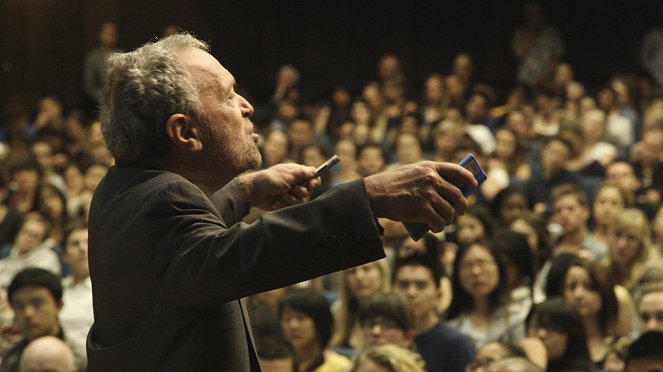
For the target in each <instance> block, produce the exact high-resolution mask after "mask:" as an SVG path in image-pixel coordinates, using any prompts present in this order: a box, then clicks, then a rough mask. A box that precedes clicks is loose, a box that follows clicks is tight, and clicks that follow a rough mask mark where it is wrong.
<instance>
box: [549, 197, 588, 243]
mask: <svg viewBox="0 0 663 372" xmlns="http://www.w3.org/2000/svg"><path fill="white" fill-rule="evenodd" d="M553 210H554V218H555V221H557V222H558V223H559V224H560V225H562V230H563V231H564V233H567V234H568V233H575V232H577V231H579V230H580V229H583V228H584V227H585V225H586V223H587V219H588V218H589V211H588V210H587V207H585V206H583V205H582V204H580V202H579V201H578V198H577V197H576V196H575V195H564V196H562V197H559V198H557V199H556V200H555V201H553Z"/></svg>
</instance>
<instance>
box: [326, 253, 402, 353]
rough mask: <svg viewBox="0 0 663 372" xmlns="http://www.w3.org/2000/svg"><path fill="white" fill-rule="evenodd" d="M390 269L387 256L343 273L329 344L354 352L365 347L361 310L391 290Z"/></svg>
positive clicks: (334, 307)
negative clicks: (372, 299)
mask: <svg viewBox="0 0 663 372" xmlns="http://www.w3.org/2000/svg"><path fill="white" fill-rule="evenodd" d="M390 277H391V275H390V270H389V264H388V263H387V260H386V259H382V260H378V261H373V262H369V263H367V264H364V265H360V266H356V267H352V268H350V269H347V270H345V271H343V273H342V274H341V283H342V284H341V289H340V292H339V298H338V299H337V300H336V302H335V303H334V304H333V305H332V308H333V311H334V318H335V327H334V332H333V333H332V337H331V340H330V342H329V344H330V345H331V346H333V347H335V348H337V349H339V350H340V351H341V352H343V351H344V350H345V351H346V352H347V353H348V354H354V351H355V350H361V349H363V347H364V340H363V332H362V328H361V324H360V322H359V318H358V314H359V310H360V309H362V308H364V307H365V306H366V305H367V304H368V302H369V301H370V299H371V298H373V297H374V296H375V295H377V294H378V293H385V292H388V291H389V290H390V289H391V286H390V282H389V278H390Z"/></svg>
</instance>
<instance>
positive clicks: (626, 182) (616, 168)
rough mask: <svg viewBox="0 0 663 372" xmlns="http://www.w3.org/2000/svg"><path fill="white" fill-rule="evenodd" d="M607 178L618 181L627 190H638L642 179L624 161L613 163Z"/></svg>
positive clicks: (607, 171) (606, 174)
mask: <svg viewBox="0 0 663 372" xmlns="http://www.w3.org/2000/svg"><path fill="white" fill-rule="evenodd" d="M605 176H606V179H607V180H608V181H612V182H615V183H617V184H618V185H619V186H621V187H623V188H625V189H626V190H631V191H636V190H637V189H638V188H640V181H639V180H638V178H637V177H636V176H635V172H634V171H633V168H632V167H631V166H630V165H629V164H627V163H623V162H619V163H614V164H611V165H610V166H609V167H608V169H606V173H605Z"/></svg>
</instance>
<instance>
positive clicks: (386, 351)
mask: <svg viewBox="0 0 663 372" xmlns="http://www.w3.org/2000/svg"><path fill="white" fill-rule="evenodd" d="M351 371H352V372H423V371H424V369H423V368H422V367H421V361H420V360H418V359H417V357H416V354H415V353H413V352H412V351H410V350H407V349H403V348H401V347H398V346H396V345H381V346H375V347H372V348H369V349H367V350H366V351H364V352H363V353H361V354H359V356H358V357H357V359H355V363H354V366H353V367H352V370H351Z"/></svg>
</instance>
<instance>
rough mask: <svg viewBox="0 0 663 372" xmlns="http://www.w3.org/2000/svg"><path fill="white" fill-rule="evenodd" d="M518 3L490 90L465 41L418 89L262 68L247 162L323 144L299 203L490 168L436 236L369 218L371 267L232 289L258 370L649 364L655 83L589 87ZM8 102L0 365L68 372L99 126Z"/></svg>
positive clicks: (309, 156) (660, 310)
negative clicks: (381, 178) (379, 176)
mask: <svg viewBox="0 0 663 372" xmlns="http://www.w3.org/2000/svg"><path fill="white" fill-rule="evenodd" d="M527 14H528V17H527V21H526V23H525V24H524V26H523V28H521V29H519V30H518V31H517V32H516V33H515V35H514V38H513V43H512V49H513V53H514V56H515V57H516V58H517V59H518V60H519V63H520V64H519V73H518V81H517V83H515V84H514V86H513V87H512V89H510V90H509V92H508V95H507V96H506V97H505V98H503V99H499V98H498V97H497V94H496V93H495V90H494V89H493V88H492V87H491V86H489V85H487V84H483V83H481V82H478V81H476V80H477V78H476V77H475V76H474V74H473V70H474V68H473V67H474V63H475V61H473V60H472V57H471V56H470V55H469V54H467V53H459V54H458V55H457V56H456V58H455V59H454V63H453V68H452V71H446V72H440V73H435V74H432V75H430V76H428V77H427V78H426V79H425V81H423V82H412V81H411V80H410V79H409V78H408V76H407V75H406V73H405V72H404V70H403V68H402V66H401V63H400V60H399V58H398V56H396V55H393V54H385V55H384V56H383V57H381V58H380V60H379V61H378V69H377V70H378V71H377V76H378V78H377V79H375V80H373V81H368V82H367V83H365V84H364V85H363V87H362V89H361V91H360V92H353V91H351V90H350V89H348V88H347V87H343V86H338V87H336V88H334V89H333V92H331V94H330V96H329V100H328V101H323V102H313V103H311V102H306V103H305V102H304V100H303V99H302V92H301V90H300V87H301V81H300V80H301V79H303V78H302V77H300V75H299V72H298V70H297V69H296V68H295V67H293V66H290V65H287V66H283V67H282V68H280V69H279V71H278V73H277V77H276V82H275V89H274V94H273V95H272V97H271V99H270V101H269V102H264V103H262V104H261V103H259V102H258V103H257V108H258V109H257V112H256V115H255V116H256V122H255V125H256V130H258V131H259V132H260V134H261V137H262V140H261V143H260V150H261V152H262V158H263V164H262V167H264V168H267V167H269V166H272V165H275V164H279V163H284V162H296V163H300V164H306V165H310V166H318V165H320V164H321V163H323V162H324V161H325V160H326V159H327V158H328V157H330V156H331V155H332V154H337V155H338V156H339V158H340V162H339V164H338V166H337V167H336V168H334V169H332V170H331V171H329V172H326V173H324V174H323V175H322V185H321V186H319V187H318V188H316V189H315V190H314V191H313V194H312V195H311V198H315V197H317V196H318V195H320V194H322V193H323V192H324V191H326V190H328V189H329V188H332V187H334V186H336V185H338V184H341V183H344V182H347V181H351V180H354V179H357V178H360V177H367V176H370V175H373V174H375V173H378V172H380V171H382V170H385V169H388V168H391V167H395V166H397V165H403V164H411V163H415V162H417V161H420V160H424V159H429V160H435V161H441V162H458V161H459V160H460V159H462V158H463V157H464V156H465V155H466V154H468V153H472V154H474V155H475V157H476V158H477V159H478V161H479V164H480V165H481V166H482V167H483V169H484V170H485V171H486V173H487V175H488V178H487V180H486V182H484V183H483V184H482V185H481V186H480V188H479V189H477V190H475V192H473V193H472V194H471V195H470V196H469V197H468V200H469V201H470V205H471V206H470V208H469V209H468V211H467V212H466V213H465V214H464V215H461V216H457V217H456V219H455V221H454V223H453V224H452V225H450V226H448V227H447V228H446V229H445V231H443V232H441V233H432V232H431V233H428V234H427V235H426V236H424V237H423V238H422V239H421V240H418V241H415V240H413V239H412V238H410V237H409V235H408V233H407V230H406V229H405V228H404V226H403V225H402V224H401V223H396V222H393V221H389V220H387V219H380V220H379V224H380V225H381V227H382V229H383V230H384V231H383V234H382V242H383V246H384V249H385V251H386V252H387V258H386V259H384V260H381V261H376V262H372V263H368V264H365V265H362V266H358V267H354V268H350V269H348V270H345V271H343V272H339V273H334V274H330V275H326V276H323V277H320V278H316V279H313V280H311V281H309V282H305V283H300V284H298V285H296V286H293V287H288V288H281V289H277V290H274V291H270V292H265V293H261V294H258V295H255V296H252V297H250V298H249V299H248V301H249V310H250V314H251V323H252V327H253V334H254V341H255V347H256V350H257V353H258V357H259V359H260V363H261V366H262V368H263V370H264V371H277V370H278V371H284V370H288V371H290V370H292V371H321V372H323V371H377V370H379V371H423V370H427V371H465V370H468V371H486V370H490V371H507V370H508V371H516V370H518V371H520V370H523V371H533V370H541V371H546V370H547V371H568V370H579V371H598V370H604V371H622V370H625V369H624V368H625V366H627V367H628V368H629V369H628V370H631V366H632V365H637V363H640V362H641V361H642V360H643V359H646V358H654V359H656V358H658V360H659V363H660V360H661V358H663V350H661V347H660V345H661V344H662V343H661V341H660V340H661V338H663V203H662V201H661V195H662V193H663V90H660V88H661V86H660V85H657V84H656V83H654V82H653V80H650V79H646V78H637V77H636V76H635V75H631V74H622V73H620V74H615V75H614V76H612V77H611V78H610V79H609V80H608V81H606V82H605V85H604V86H603V87H601V88H600V89H599V90H597V91H596V92H591V91H589V89H586V88H585V86H584V85H583V83H582V82H581V81H579V80H577V79H576V77H575V76H574V73H573V66H572V65H570V64H569V63H566V62H564V60H563V55H564V46H563V42H562V40H561V38H560V36H559V34H558V32H557V31H556V30H555V28H554V27H553V26H551V25H548V24H546V23H545V19H544V17H543V13H542V12H541V9H540V8H539V7H538V6H537V5H530V6H528V8H527ZM101 30H102V31H101V32H100V40H101V42H102V46H101V47H100V48H99V49H97V50H95V51H94V52H93V53H91V55H90V57H89V66H88V67H89V68H88V69H87V70H86V75H89V77H88V78H89V79H90V80H89V83H90V84H86V88H89V94H90V95H91V97H93V98H94V99H98V96H97V95H98V89H99V86H100V85H102V84H103V75H100V74H99V73H98V72H99V70H103V60H104V58H106V54H108V53H109V52H108V51H109V50H111V48H112V47H114V45H115V42H116V40H115V39H114V38H116V37H117V30H116V29H114V26H112V25H108V24H106V25H104V26H103V27H102V29H101ZM655 77H656V78H657V79H658V77H657V76H655ZM86 79H87V78H86ZM417 83H421V84H420V85H421V86H422V87H423V89H422V91H420V92H417V91H413V90H414V89H413V88H412V87H415V86H418V84H417ZM5 112H6V115H5V116H4V118H3V119H4V120H3V122H2V127H0V141H1V142H0V155H1V157H2V161H1V163H0V166H1V168H0V171H1V172H0V173H1V177H0V199H1V201H2V203H1V204H0V293H1V295H2V296H1V297H0V352H2V360H1V364H0V371H11V370H18V368H19V366H23V364H28V363H30V359H31V356H33V355H35V354H38V353H40V350H42V351H41V352H42V353H44V351H43V350H50V351H51V353H50V354H52V355H56V354H57V357H58V358H59V359H58V360H59V362H60V363H62V365H66V366H67V367H65V368H68V369H65V370H73V368H78V369H79V370H84V369H85V340H86V335H87V332H88V330H89V328H90V325H91V324H92V322H93V311H92V289H91V283H90V278H89V268H88V264H87V249H88V247H87V227H86V226H87V225H86V222H87V216H88V211H89V208H90V203H91V200H92V195H93V193H94V191H95V188H96V187H97V185H98V184H99V182H100V180H101V179H102V178H103V177H104V176H105V174H106V172H107V170H108V169H109V168H110V167H112V166H113V164H114V160H113V157H112V156H111V155H110V152H109V151H108V149H107V148H106V146H105V143H104V139H103V136H102V133H101V126H100V123H99V122H98V121H96V120H88V119H87V117H86V115H85V114H84V112H83V111H82V110H80V109H78V108H65V107H64V105H63V104H62V103H61V102H60V101H59V100H58V98H57V97H53V96H48V97H43V98H41V99H40V100H39V102H38V104H37V106H36V107H35V108H30V109H29V110H26V109H24V108H21V107H6V108H5ZM261 213H262V211H261V210H257V209H256V210H254V211H253V212H252V213H251V214H249V216H248V217H247V218H246V219H245V221H246V222H252V221H254V220H255V219H256V218H258V217H259V216H260V214H261ZM311 249H315V247H311ZM311 264H315V263H311ZM118 306H119V307H121V306H122V305H121V304H118ZM37 339H39V340H37ZM36 340H37V341H36ZM33 341H34V342H33ZM44 345H45V346H44ZM657 346H658V347H657ZM56 351H57V353H56ZM371 368H372V369H371ZM518 368H520V369H518ZM633 370H635V369H633Z"/></svg>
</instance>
